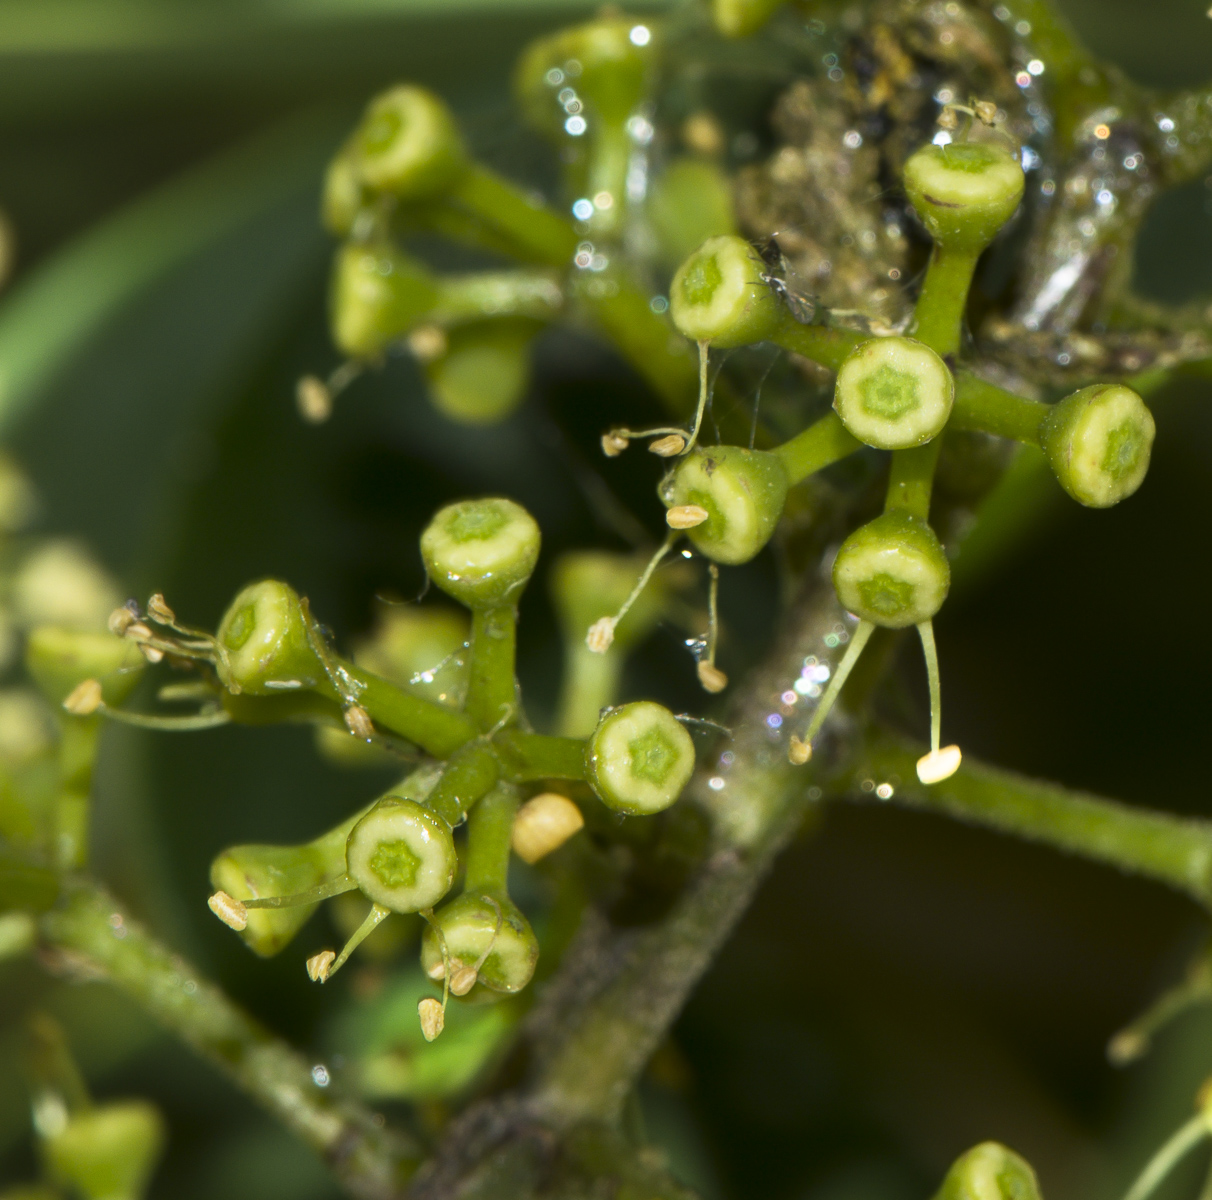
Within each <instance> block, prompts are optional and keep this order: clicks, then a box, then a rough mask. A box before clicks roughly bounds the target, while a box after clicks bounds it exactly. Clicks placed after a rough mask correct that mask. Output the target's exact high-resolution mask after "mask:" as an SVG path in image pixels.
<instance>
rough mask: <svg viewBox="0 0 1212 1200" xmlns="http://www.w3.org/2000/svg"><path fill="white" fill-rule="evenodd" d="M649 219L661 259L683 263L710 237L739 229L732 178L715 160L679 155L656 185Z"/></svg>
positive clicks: (650, 194)
mask: <svg viewBox="0 0 1212 1200" xmlns="http://www.w3.org/2000/svg"><path fill="white" fill-rule="evenodd" d="M648 219H649V222H650V223H651V225H652V231H653V233H654V234H655V235H656V239H657V246H658V248H659V250H660V254H661V258H662V259H664V260H665V261H666V262H669V263H670V264H672V263H680V262H682V261H684V260H685V259H686V258H687V257H689V256H690V255H691V254H692V253H693V252H694V251H695V250H696V249H697V248H698V247H699V246H701V245H702V244H703V243H704V242H706V241H707V240H708V239H710V238H715V237H725V236H728V235H730V234H733V233H735V232H736V222H735V220H734V218H733V215H732V181H731V180H730V179H729V178H728V176H727V174H725V172H724V171H723V169H722V168H720V167H719V166H717V165H716V164H715V163H713V162H708V161H706V160H704V159H701V158H679V159H677V160H676V161H674V162H672V163H670V164H669V166H668V167H666V168H665V170H664V171H663V172H662V173H661V174H660V175H659V176H658V177H657V179H656V182H655V183H654V184H653V186H652V191H651V192H650V193H649V196H648Z"/></svg>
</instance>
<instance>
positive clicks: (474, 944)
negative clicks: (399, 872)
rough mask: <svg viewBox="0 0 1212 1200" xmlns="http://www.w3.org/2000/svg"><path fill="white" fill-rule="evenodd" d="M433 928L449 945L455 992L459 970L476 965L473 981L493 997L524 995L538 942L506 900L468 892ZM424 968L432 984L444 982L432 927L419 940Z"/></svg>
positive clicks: (441, 912)
mask: <svg viewBox="0 0 1212 1200" xmlns="http://www.w3.org/2000/svg"><path fill="white" fill-rule="evenodd" d="M434 923H435V924H436V925H437V926H438V928H440V929H441V931H442V938H443V939H445V942H446V953H447V955H448V957H449V959H450V975H451V985H452V987H454V986H456V984H455V981H456V979H458V978H459V972H460V970H461V969H463V968H466V967H473V968H475V967H476V965H477V964H479V966H478V968H477V969H476V974H475V982H476V983H477V984H479V985H482V986H483V987H485V988H487V989H488V990H489V991H492V992H505V993H512V992H520V991H521V990H522V989H523V988H524V987H525V986H526V985H527V984H528V983H529V982H530V980H531V977H532V976H533V975H534V968H535V963H537V962H538V960H539V941H538V938H536V937H535V935H534V930H532V929H531V928H530V922H529V921H527V920H526V918H525V917H524V916H523V915H522V913H521V911H520V910H519V909H518V907H517V905H515V904H514V903H513V902H512V901H511V900H510V899H509V897H508V896H504V895H500V894H493V895H488V894H484V895H481V894H479V893H477V892H471V893H468V892H464V893H463V895H461V896H460V897H458V899H456V900H452V901H451V902H450V903H449V904H446V905H444V906H443V907H442V908H440V909H439V910H438V911H437V912H436V913H435V914H434ZM481 960H482V961H481ZM421 966H422V967H423V968H424V970H425V973H426V974H427V975H428V976H429V977H430V978H431V979H441V978H442V976H443V971H444V964H443V961H442V947H441V944H440V942H439V939H438V935H437V930H435V929H434V927H433V926H432V925H430V926H427V927H426V929H425V933H424V936H423V937H422V940H421ZM468 981H469V982H470V977H469V978H468ZM458 990H459V991H462V988H459V989H458ZM469 990H470V989H469Z"/></svg>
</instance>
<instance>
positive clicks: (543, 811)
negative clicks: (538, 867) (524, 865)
mask: <svg viewBox="0 0 1212 1200" xmlns="http://www.w3.org/2000/svg"><path fill="white" fill-rule="evenodd" d="M584 824H585V818H584V817H583V816H581V810H580V809H579V808H578V807H577V806H576V805H575V804H573V802H572V801H571V800H569V799H568V797H567V796H561V795H560V794H559V793H558V792H543V793H541V794H540V795H538V796H532V797H531V798H530V799H529V800H527V801H526V803H525V804H523V805H522V807H521V808H519V809H518V812H517V815H516V816H515V817H514V819H513V832H512V834H511V839H510V840H511V844H512V845H513V852H514V853H515V854H516V855H517V856H518V857H519V858H520V859H522V860H523V862H528V863H536V862H538V861H539V859H541V858H546V857H547V855H549V854H550V853H551V852H552V851H553V850H558V849H559V847H561V846H562V845H563V844H564V843H565V842H566V841H568V839H569V838H570V837H572V835H573V834H574V833H576V832H577V831H578V830H579V829H581V828H582V827H583V826H584Z"/></svg>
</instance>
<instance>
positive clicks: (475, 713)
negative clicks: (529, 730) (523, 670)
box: [463, 604, 518, 732]
mask: <svg viewBox="0 0 1212 1200" xmlns="http://www.w3.org/2000/svg"><path fill="white" fill-rule="evenodd" d="M517 631H518V610H517V609H516V608H514V606H513V605H512V604H503V605H500V606H499V607H497V608H478V609H475V610H474V611H473V612H472V615H471V661H470V664H469V671H468V678H467V701H466V703H465V704H464V706H463V708H464V711H465V712H466V713H467V715H468V716H469V717H470V718H471V719H472V720H473V721H474V722H475V723H476V725H477V726H478V727H479V728H480V729H481V730H483V731H485V732H487V731H488V730H490V729H494V728H496V726H498V725H500V724H501V723H502V722H512V721H513V720H515V719H516V717H517V712H518V684H517V679H516V677H515V675H514V659H515V656H516V654H517Z"/></svg>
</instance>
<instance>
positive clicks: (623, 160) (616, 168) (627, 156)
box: [585, 122, 632, 237]
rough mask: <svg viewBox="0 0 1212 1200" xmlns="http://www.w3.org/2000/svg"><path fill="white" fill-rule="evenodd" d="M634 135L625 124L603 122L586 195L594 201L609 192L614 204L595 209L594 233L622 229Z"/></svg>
mask: <svg viewBox="0 0 1212 1200" xmlns="http://www.w3.org/2000/svg"><path fill="white" fill-rule="evenodd" d="M631 148H632V143H631V135H630V134H629V133H628V132H627V128H626V126H625V125H612V124H610V123H607V122H600V123H598V125H597V133H596V136H595V137H594V139H593V144H592V145H591V146H590V150H589V170H588V171H587V172H586V175H585V194H586V196H587V197H588V198H589V199H590V200H593V199H595V198H596V197H597V196H599V195H600V194H601V193H603V192H605V193H606V194H607V195H608V196H610V198H611V203H610V204H609V206H608V207H607V208H605V209H599V208H598V207H597V206H596V204H595V206H594V214H593V216H592V217H591V218H590V224H589V228H590V229H591V231H592V232H593V233H594V234H601V235H604V236H606V237H613V236H615V235H616V234H617V233H618V232H619V230H620V229H621V228H622V224H623V215H624V211H625V207H626V203H627V169H628V167H629V166H630V164H631Z"/></svg>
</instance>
